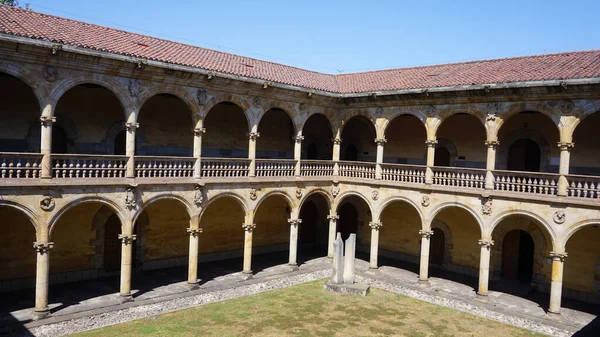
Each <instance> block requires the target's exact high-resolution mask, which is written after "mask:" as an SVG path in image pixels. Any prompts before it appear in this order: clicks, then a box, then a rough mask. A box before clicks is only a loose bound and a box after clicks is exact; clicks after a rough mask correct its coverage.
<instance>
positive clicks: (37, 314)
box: [33, 235, 54, 320]
mask: <svg viewBox="0 0 600 337" xmlns="http://www.w3.org/2000/svg"><path fill="white" fill-rule="evenodd" d="M40 239H41V240H40V241H38V242H34V243H33V248H35V251H36V252H37V262H36V272H35V308H34V309H33V319H34V320H37V319H41V318H44V317H46V316H48V315H49V314H50V308H48V279H49V277H50V249H51V248H52V247H54V243H53V242H48V237H47V235H40Z"/></svg>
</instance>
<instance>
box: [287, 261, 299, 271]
mask: <svg viewBox="0 0 600 337" xmlns="http://www.w3.org/2000/svg"><path fill="white" fill-rule="evenodd" d="M288 269H289V270H290V271H296V270H298V265H297V264H296V263H288Z"/></svg>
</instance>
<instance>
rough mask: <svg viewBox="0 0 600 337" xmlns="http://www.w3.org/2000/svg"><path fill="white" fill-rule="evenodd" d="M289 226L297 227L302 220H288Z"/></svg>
mask: <svg viewBox="0 0 600 337" xmlns="http://www.w3.org/2000/svg"><path fill="white" fill-rule="evenodd" d="M288 223H289V224H290V226H294V227H298V225H300V224H301V223H302V219H288Z"/></svg>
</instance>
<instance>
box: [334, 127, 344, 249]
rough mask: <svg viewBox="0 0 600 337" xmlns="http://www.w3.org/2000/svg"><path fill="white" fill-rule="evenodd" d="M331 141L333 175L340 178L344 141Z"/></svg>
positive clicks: (338, 139)
mask: <svg viewBox="0 0 600 337" xmlns="http://www.w3.org/2000/svg"><path fill="white" fill-rule="evenodd" d="M331 141H332V142H333V156H332V160H333V175H334V176H338V175H340V165H339V163H338V162H339V161H340V144H342V139H341V138H334V139H332V140H331ZM332 249H333V248H332ZM332 257H333V255H332Z"/></svg>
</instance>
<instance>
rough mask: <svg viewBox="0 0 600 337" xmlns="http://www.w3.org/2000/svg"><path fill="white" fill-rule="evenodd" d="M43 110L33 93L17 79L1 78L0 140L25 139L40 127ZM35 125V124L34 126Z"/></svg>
mask: <svg viewBox="0 0 600 337" xmlns="http://www.w3.org/2000/svg"><path fill="white" fill-rule="evenodd" d="M40 115H41V109H40V108H39V106H38V102H37V99H36V97H35V95H34V94H33V91H31V89H30V88H29V86H27V84H25V82H22V81H20V80H18V79H16V78H15V77H11V76H4V75H3V74H2V76H0V120H1V121H2V123H0V138H3V139H25V137H26V136H27V133H28V131H29V128H30V127H31V126H32V125H34V126H38V125H39V117H40ZM33 123H35V124H33Z"/></svg>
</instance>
